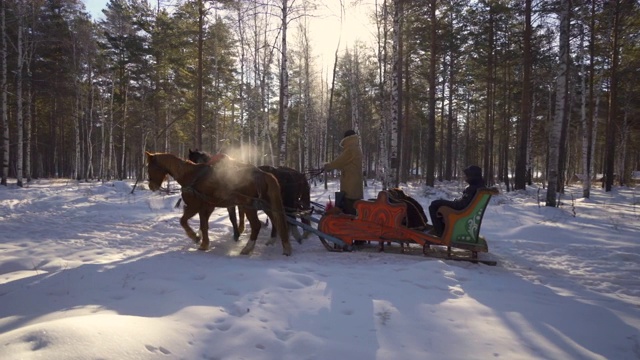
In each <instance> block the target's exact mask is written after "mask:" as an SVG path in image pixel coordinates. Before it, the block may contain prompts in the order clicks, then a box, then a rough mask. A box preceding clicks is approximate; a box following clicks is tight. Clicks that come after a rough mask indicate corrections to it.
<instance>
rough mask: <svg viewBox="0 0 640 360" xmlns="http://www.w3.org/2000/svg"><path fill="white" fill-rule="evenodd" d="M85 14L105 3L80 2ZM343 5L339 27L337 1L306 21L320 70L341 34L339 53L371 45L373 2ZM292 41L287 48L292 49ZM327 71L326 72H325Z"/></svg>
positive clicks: (96, 13)
mask: <svg viewBox="0 0 640 360" xmlns="http://www.w3.org/2000/svg"><path fill="white" fill-rule="evenodd" d="M83 1H84V3H85V5H86V7H87V10H88V11H89V13H90V14H91V16H92V17H93V18H94V19H97V18H101V17H102V16H103V14H102V9H104V8H106V4H107V3H108V2H109V0H83ZM342 2H343V3H344V4H345V7H346V9H345V14H344V18H343V24H342V26H341V25H340V3H341V1H340V0H322V1H320V2H319V3H320V8H319V10H318V13H319V15H318V16H316V17H313V18H311V19H310V20H309V26H310V32H311V38H312V40H311V46H312V48H313V51H314V52H315V53H316V54H318V55H319V57H320V58H319V63H320V64H323V65H322V66H323V68H327V67H328V66H329V67H330V66H332V65H333V61H334V54H335V51H336V46H337V45H338V39H339V38H340V33H341V32H342V40H341V43H340V47H341V49H344V48H345V47H350V48H351V47H352V46H353V44H354V43H355V42H356V41H357V40H361V41H364V42H365V43H367V44H369V45H370V46H372V45H373V43H374V41H375V40H374V34H373V32H374V31H375V26H374V25H372V24H371V22H370V21H371V20H370V17H371V13H372V12H373V9H374V0H365V1H362V2H361V4H359V5H356V6H351V5H350V3H351V2H352V1H350V0H342ZM295 32H296V28H295V26H292V28H291V30H290V34H292V35H293V34H295ZM292 41H293V37H292V40H291V41H290V42H289V46H290V47H291V46H293V44H292ZM329 70H330V69H329Z"/></svg>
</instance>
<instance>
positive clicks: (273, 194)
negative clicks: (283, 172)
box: [263, 171, 291, 255]
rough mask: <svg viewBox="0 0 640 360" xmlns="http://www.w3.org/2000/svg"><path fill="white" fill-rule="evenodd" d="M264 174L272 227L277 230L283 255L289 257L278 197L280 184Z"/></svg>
mask: <svg viewBox="0 0 640 360" xmlns="http://www.w3.org/2000/svg"><path fill="white" fill-rule="evenodd" d="M263 173H264V178H265V183H266V184H267V189H266V190H267V198H268V200H269V205H270V207H271V216H272V219H271V220H273V226H275V228H276V229H277V230H278V235H280V239H281V240H282V248H283V253H284V254H285V255H291V244H290V243H289V228H288V225H287V220H286V219H285V212H284V204H283V203H282V195H280V184H278V180H277V179H276V177H275V176H274V175H273V174H270V173H268V172H266V171H264V172H263Z"/></svg>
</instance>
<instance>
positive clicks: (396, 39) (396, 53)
mask: <svg viewBox="0 0 640 360" xmlns="http://www.w3.org/2000/svg"><path fill="white" fill-rule="evenodd" d="M402 3H403V0H394V1H393V52H392V62H393V71H392V75H391V79H392V80H391V119H390V120H391V126H390V130H391V133H390V136H391V139H390V146H389V156H390V159H389V160H390V165H391V166H390V169H389V171H388V172H387V184H394V185H393V186H395V187H397V186H398V185H399V184H398V180H399V177H398V175H399V173H398V171H399V168H400V160H399V155H398V124H399V123H400V122H401V121H402V98H401V94H402V53H401V49H402V47H401V42H402V34H401V29H402V16H403V15H402V10H403V9H402Z"/></svg>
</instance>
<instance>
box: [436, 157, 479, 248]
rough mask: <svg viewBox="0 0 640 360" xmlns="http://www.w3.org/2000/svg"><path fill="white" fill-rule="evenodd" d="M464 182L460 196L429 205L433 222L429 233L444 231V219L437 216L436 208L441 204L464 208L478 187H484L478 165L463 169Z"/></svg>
mask: <svg viewBox="0 0 640 360" xmlns="http://www.w3.org/2000/svg"><path fill="white" fill-rule="evenodd" d="M464 174H465V176H466V179H465V180H466V182H467V183H468V184H469V186H467V187H466V188H465V189H464V191H463V192H462V197H461V198H458V199H455V200H443V199H438V200H434V201H432V202H431V205H429V215H430V216H431V221H432V223H433V229H432V230H431V231H430V232H429V233H430V234H431V235H435V236H442V234H443V233H444V221H443V219H442V218H441V217H439V216H438V209H439V208H440V207H441V206H447V207H450V208H452V209H454V210H462V209H464V208H466V207H467V206H468V205H469V204H470V203H471V200H472V199H473V196H474V195H475V194H476V192H477V190H478V189H481V188H484V187H485V183H484V178H482V169H481V168H480V167H479V166H476V165H471V166H469V167H468V168H466V169H464Z"/></svg>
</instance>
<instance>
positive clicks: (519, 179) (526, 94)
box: [514, 0, 533, 190]
mask: <svg viewBox="0 0 640 360" xmlns="http://www.w3.org/2000/svg"><path fill="white" fill-rule="evenodd" d="M531 32H532V31H531V0H525V8H524V34H523V47H522V52H523V54H522V102H521V104H520V122H519V123H518V134H519V136H518V151H517V161H516V171H515V182H514V189H516V190H518V189H525V188H526V183H527V179H528V177H529V176H530V174H531V169H529V168H528V165H529V162H528V159H529V156H528V155H529V154H528V149H529V128H530V127H531V107H532V106H531V87H532V84H531V67H532V60H533V59H532V54H531Z"/></svg>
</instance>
